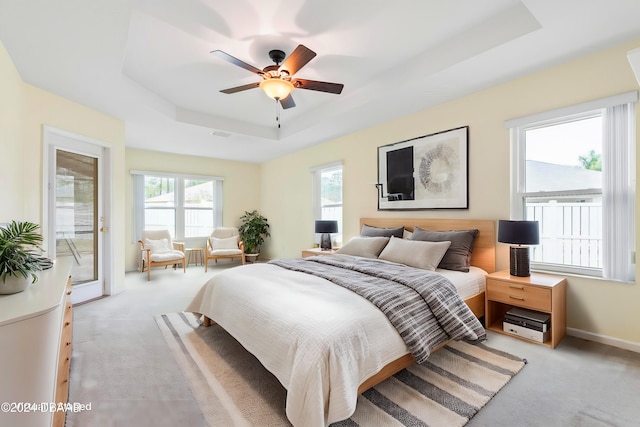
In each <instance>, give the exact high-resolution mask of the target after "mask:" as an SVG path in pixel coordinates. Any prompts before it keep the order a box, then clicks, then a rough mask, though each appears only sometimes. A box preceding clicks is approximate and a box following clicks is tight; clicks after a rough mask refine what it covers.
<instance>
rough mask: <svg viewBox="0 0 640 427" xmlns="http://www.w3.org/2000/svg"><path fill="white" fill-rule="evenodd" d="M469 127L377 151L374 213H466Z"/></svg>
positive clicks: (467, 200) (396, 144)
mask: <svg viewBox="0 0 640 427" xmlns="http://www.w3.org/2000/svg"><path fill="white" fill-rule="evenodd" d="M468 152H469V126H463V127H459V128H455V129H450V130H446V131H443V132H438V133H434V134H431V135H425V136H421V137H418V138H413V139H409V140H406V141H401V142H396V143H394V144H389V145H383V146H382V147H378V183H377V184H376V187H377V188H378V210H396V209H405V210H418V209H468V208H469V166H468V165H469V158H468Z"/></svg>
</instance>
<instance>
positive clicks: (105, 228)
mask: <svg viewBox="0 0 640 427" xmlns="http://www.w3.org/2000/svg"><path fill="white" fill-rule="evenodd" d="M105 231H109V228H108V227H105V226H102V227H100V232H101V233H104V232H105Z"/></svg>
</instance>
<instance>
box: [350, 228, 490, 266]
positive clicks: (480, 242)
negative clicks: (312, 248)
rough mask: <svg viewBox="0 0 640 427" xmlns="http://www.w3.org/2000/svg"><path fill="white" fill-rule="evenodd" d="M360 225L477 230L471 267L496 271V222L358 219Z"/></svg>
mask: <svg viewBox="0 0 640 427" xmlns="http://www.w3.org/2000/svg"><path fill="white" fill-rule="evenodd" d="M362 224H367V225H370V226H372V227H385V228H388V227H400V226H404V228H405V230H408V231H411V232H412V231H413V227H415V226H418V227H420V228H423V229H426V230H435V231H449V230H470V229H474V228H475V229H478V230H479V232H478V236H477V237H476V239H475V241H474V243H473V253H472V254H471V265H474V266H476V267H480V268H482V269H483V270H484V271H486V272H487V273H493V272H494V271H496V222H495V221H493V220H487V219H428V218H360V229H362Z"/></svg>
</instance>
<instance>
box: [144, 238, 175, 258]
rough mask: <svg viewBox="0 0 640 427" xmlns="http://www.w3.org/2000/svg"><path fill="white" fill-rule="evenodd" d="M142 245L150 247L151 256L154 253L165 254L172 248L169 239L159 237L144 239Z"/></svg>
mask: <svg viewBox="0 0 640 427" xmlns="http://www.w3.org/2000/svg"><path fill="white" fill-rule="evenodd" d="M144 247H145V248H149V249H151V255H152V256H153V255H155V254H166V253H168V252H172V251H173V248H172V247H171V244H170V243H169V239H160V240H151V239H144ZM181 253H182V252H181Z"/></svg>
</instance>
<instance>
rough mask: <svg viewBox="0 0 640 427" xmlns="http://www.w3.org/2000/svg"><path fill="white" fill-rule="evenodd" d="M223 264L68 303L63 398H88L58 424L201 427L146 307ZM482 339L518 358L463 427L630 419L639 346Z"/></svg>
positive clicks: (170, 308)
mask: <svg viewBox="0 0 640 427" xmlns="http://www.w3.org/2000/svg"><path fill="white" fill-rule="evenodd" d="M233 265H237V262H236V263H226V262H223V261H221V262H220V263H219V264H218V266H216V265H214V264H213V263H212V264H211V265H210V267H209V272H208V273H205V272H204V268H203V267H202V266H197V267H196V266H194V265H191V266H189V268H188V269H187V273H186V274H184V273H182V272H181V271H178V272H176V271H173V270H171V269H167V270H164V269H157V270H156V269H154V271H153V273H152V276H151V282H147V280H146V274H141V273H135V272H134V273H128V274H127V275H126V279H125V280H126V284H125V288H126V291H124V292H122V293H120V294H118V295H115V296H111V297H108V298H104V299H101V300H98V301H94V302H91V303H88V304H84V305H79V306H76V307H74V329H73V337H74V343H73V354H72V361H71V383H70V402H78V403H91V404H92V406H91V411H86V412H79V413H69V414H68V420H67V426H68V427H92V426H100V427H102V426H118V427H120V426H122V427H146V426H153V427H173V426H181V425H185V426H186V425H188V426H189V427H206V426H207V422H206V420H205V418H204V416H203V414H202V411H201V409H200V406H199V405H198V402H197V400H196V398H195V396H194V395H193V393H192V391H191V389H190V387H189V383H188V380H187V378H186V377H185V375H184V374H183V372H182V370H181V369H180V367H179V365H178V363H177V362H176V360H175V358H174V356H173V354H172V352H171V350H170V349H169V346H168V345H167V343H166V341H165V340H164V338H163V335H162V333H161V331H160V329H159V328H158V327H157V324H156V322H155V320H154V316H156V315H160V314H165V313H171V312H179V311H182V310H184V309H185V307H186V306H187V304H188V303H189V302H190V301H191V298H192V297H193V296H194V295H195V294H196V293H197V291H198V290H199V289H200V287H201V286H202V284H204V282H205V281H206V280H207V279H208V278H210V277H211V276H212V275H213V274H215V273H216V272H217V271H220V270H221V269H224V268H227V267H228V266H233ZM630 327H631V326H630ZM633 327H636V326H635V325H634V326H633ZM487 345H489V346H491V347H493V348H497V349H500V350H503V351H506V352H509V353H511V354H517V355H519V356H521V357H524V358H526V359H527V361H528V364H527V366H526V368H525V369H523V370H522V371H521V372H520V373H518V375H516V376H515V377H514V378H513V379H512V380H511V381H510V382H509V383H508V384H507V385H506V386H505V387H504V388H503V389H502V390H501V391H500V393H498V394H497V395H496V396H495V397H494V398H493V399H491V400H490V401H489V403H487V404H486V406H485V407H484V408H482V410H481V411H480V412H478V413H477V414H476V415H475V416H474V417H473V418H472V419H471V420H470V421H469V423H467V427H478V426H491V427H501V426H505V427H506V426H508V427H512V426H514V425H517V426H536V427H537V426H544V427H547V426H553V427H555V426H621V427H622V426H634V425H638V420H640V405H638V396H640V354H638V353H633V352H630V351H626V350H621V349H618V348H614V347H609V346H606V345H602V344H597V343H593V342H590V341H585V340H581V339H577V338H573V337H567V338H565V339H564V340H563V341H562V342H561V343H560V345H559V346H558V347H557V348H556V349H554V350H552V349H549V348H548V347H544V346H540V345H536V344H532V343H528V342H524V341H521V340H518V339H515V338H512V337H508V336H504V335H498V334H495V333H489V334H488V341H487Z"/></svg>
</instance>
